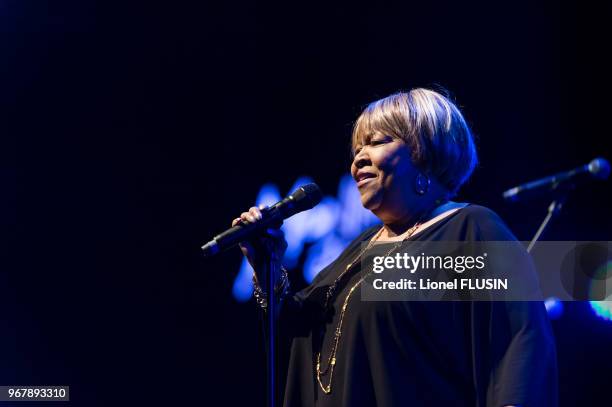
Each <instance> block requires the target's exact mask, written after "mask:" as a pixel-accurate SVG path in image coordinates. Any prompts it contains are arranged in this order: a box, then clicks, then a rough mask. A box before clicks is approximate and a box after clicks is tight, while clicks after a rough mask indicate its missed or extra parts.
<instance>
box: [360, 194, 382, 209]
mask: <svg viewBox="0 0 612 407" xmlns="http://www.w3.org/2000/svg"><path fill="white" fill-rule="evenodd" d="M380 203H381V199H380V197H379V196H376V195H369V194H364V195H361V205H362V206H363V207H364V208H366V209H367V210H370V211H372V212H373V211H375V210H376V209H378V207H380Z"/></svg>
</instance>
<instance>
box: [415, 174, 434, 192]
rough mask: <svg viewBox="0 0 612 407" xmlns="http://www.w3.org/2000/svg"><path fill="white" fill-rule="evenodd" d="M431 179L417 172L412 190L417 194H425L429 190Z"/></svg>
mask: <svg viewBox="0 0 612 407" xmlns="http://www.w3.org/2000/svg"><path fill="white" fill-rule="evenodd" d="M430 183H431V180H430V179H429V177H428V176H427V175H425V174H422V173H419V175H417V176H416V178H415V179H414V190H415V191H416V193H417V194H419V195H425V194H426V193H427V191H429V184H430Z"/></svg>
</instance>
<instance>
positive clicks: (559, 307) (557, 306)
mask: <svg viewBox="0 0 612 407" xmlns="http://www.w3.org/2000/svg"><path fill="white" fill-rule="evenodd" d="M544 306H545V307H546V311H547V312H548V316H549V317H550V319H559V318H561V315H563V302H561V301H559V299H558V298H556V297H550V298H547V299H546V300H545V301H544Z"/></svg>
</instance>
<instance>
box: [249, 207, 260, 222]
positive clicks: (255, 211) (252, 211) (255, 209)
mask: <svg viewBox="0 0 612 407" xmlns="http://www.w3.org/2000/svg"><path fill="white" fill-rule="evenodd" d="M249 213H250V214H251V215H253V216H254V217H255V219H257V220H261V218H262V216H261V211H260V210H259V208H258V207H256V206H253V207H251V208H250V209H249Z"/></svg>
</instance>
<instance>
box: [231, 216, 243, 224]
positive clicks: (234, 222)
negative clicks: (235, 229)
mask: <svg viewBox="0 0 612 407" xmlns="http://www.w3.org/2000/svg"><path fill="white" fill-rule="evenodd" d="M241 221H242V219H241V218H236V219H234V220H233V221H232V226H236V225H237V224H239V223H240V222H241Z"/></svg>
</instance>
